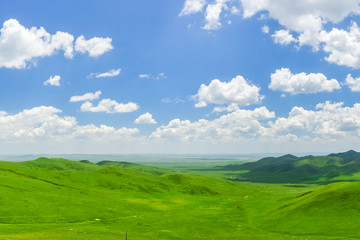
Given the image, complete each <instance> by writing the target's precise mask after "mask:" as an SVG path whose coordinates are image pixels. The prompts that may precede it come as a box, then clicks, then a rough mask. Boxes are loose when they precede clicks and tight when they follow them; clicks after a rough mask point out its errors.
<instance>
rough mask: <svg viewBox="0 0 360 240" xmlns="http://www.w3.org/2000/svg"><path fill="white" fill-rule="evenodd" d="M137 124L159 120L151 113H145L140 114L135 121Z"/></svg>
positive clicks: (152, 122) (154, 122)
mask: <svg viewBox="0 0 360 240" xmlns="http://www.w3.org/2000/svg"><path fill="white" fill-rule="evenodd" d="M134 122H135V123H137V124H156V123H157V122H156V121H155V119H154V118H153V116H152V115H151V114H150V113H148V112H147V113H144V114H142V115H140V116H139V117H138V118H137V119H135V121H134Z"/></svg>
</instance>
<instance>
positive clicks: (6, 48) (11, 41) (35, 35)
mask: <svg viewBox="0 0 360 240" xmlns="http://www.w3.org/2000/svg"><path fill="white" fill-rule="evenodd" d="M73 42H74V37H73V36H72V35H71V34H69V33H66V32H61V31H58V32H56V33H55V34H53V35H51V34H50V33H48V32H47V31H46V30H45V29H44V28H43V27H40V28H37V27H31V28H26V27H24V26H23V25H21V24H20V23H19V22H18V21H17V20H16V19H9V20H7V21H5V22H4V23H3V27H2V28H1V30H0V67H6V68H18V69H19V68H25V67H27V66H29V64H31V63H33V64H34V63H36V60H37V59H38V58H40V57H46V56H51V55H54V54H55V53H57V52H58V51H63V52H64V56H65V57H67V58H72V57H73V55H74V43H73ZM112 48H113V47H112V45H111V38H92V39H90V40H88V41H86V40H84V37H83V36H81V37H79V38H78V40H77V41H76V45H75V50H76V51H79V52H82V53H84V52H89V55H90V56H94V57H97V56H100V55H101V54H103V53H104V52H106V51H108V50H111V49H112Z"/></svg>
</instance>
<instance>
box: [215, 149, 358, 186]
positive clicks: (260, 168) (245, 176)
mask: <svg viewBox="0 0 360 240" xmlns="http://www.w3.org/2000/svg"><path fill="white" fill-rule="evenodd" d="M218 170H219V171H225V172H226V171H232V172H236V171H238V173H237V174H236V178H235V180H238V181H250V182H266V183H322V184H325V183H330V182H337V181H358V180H360V153H358V152H355V151H348V152H345V153H338V154H330V155H328V156H304V157H296V156H293V155H284V156H281V157H277V158H275V157H267V158H263V159H261V160H259V161H256V162H250V163H245V164H242V165H228V166H225V167H222V168H220V169H218Z"/></svg>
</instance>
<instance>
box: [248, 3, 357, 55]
mask: <svg viewBox="0 0 360 240" xmlns="http://www.w3.org/2000/svg"><path fill="white" fill-rule="evenodd" d="M241 2H242V6H243V16H244V18H248V17H251V16H253V15H255V14H256V13H258V12H260V11H267V12H268V14H269V16H270V17H271V18H273V19H276V20H277V21H278V22H279V23H280V24H281V25H283V26H285V27H286V28H287V29H290V30H292V31H295V32H297V33H299V34H300V36H299V39H298V41H299V44H300V46H301V45H310V46H312V47H313V48H314V49H315V50H317V49H318V45H319V40H318V34H319V32H320V31H321V30H322V29H323V23H326V22H333V23H339V22H340V21H342V20H343V19H344V18H345V17H346V16H348V15H349V14H351V13H355V14H359V12H360V7H359V3H360V1H359V0H344V1H327V0H318V1H306V0H301V1H283V0H241Z"/></svg>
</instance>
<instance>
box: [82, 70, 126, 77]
mask: <svg viewBox="0 0 360 240" xmlns="http://www.w3.org/2000/svg"><path fill="white" fill-rule="evenodd" d="M120 72H121V68H118V69H111V70H109V71H107V72H104V73H90V74H89V76H88V78H103V77H116V76H118V75H119V74H120Z"/></svg>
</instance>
